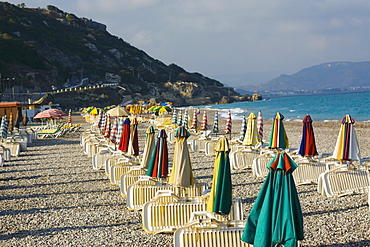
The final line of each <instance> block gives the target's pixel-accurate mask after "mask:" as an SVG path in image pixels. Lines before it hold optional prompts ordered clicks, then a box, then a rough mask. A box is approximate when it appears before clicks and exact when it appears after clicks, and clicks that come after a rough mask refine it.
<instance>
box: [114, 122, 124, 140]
mask: <svg viewBox="0 0 370 247" xmlns="http://www.w3.org/2000/svg"><path fill="white" fill-rule="evenodd" d="M124 121H125V119H124V118H123V117H118V127H117V137H116V144H119V143H120V141H121V136H122V131H123V122H124Z"/></svg>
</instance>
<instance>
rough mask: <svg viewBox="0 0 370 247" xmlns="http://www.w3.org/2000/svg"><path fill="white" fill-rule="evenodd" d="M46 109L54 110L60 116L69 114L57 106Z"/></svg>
mask: <svg viewBox="0 0 370 247" xmlns="http://www.w3.org/2000/svg"><path fill="white" fill-rule="evenodd" d="M45 111H48V112H53V113H55V114H57V115H59V116H65V115H67V114H66V113H65V112H64V111H62V110H59V109H56V108H51V109H47V110H45Z"/></svg>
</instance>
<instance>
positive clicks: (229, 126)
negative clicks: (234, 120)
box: [225, 111, 231, 135]
mask: <svg viewBox="0 0 370 247" xmlns="http://www.w3.org/2000/svg"><path fill="white" fill-rule="evenodd" d="M225 134H230V135H231V113H230V111H229V112H228V113H227V119H226V126H225Z"/></svg>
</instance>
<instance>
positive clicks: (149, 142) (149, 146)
mask: <svg viewBox="0 0 370 247" xmlns="http://www.w3.org/2000/svg"><path fill="white" fill-rule="evenodd" d="M154 135H155V132H154V128H153V126H149V127H148V129H147V130H146V134H145V147H144V153H143V159H142V160H141V162H140V167H141V168H144V169H147V168H148V166H149V161H150V158H151V155H152V154H153V152H154V148H155V138H154Z"/></svg>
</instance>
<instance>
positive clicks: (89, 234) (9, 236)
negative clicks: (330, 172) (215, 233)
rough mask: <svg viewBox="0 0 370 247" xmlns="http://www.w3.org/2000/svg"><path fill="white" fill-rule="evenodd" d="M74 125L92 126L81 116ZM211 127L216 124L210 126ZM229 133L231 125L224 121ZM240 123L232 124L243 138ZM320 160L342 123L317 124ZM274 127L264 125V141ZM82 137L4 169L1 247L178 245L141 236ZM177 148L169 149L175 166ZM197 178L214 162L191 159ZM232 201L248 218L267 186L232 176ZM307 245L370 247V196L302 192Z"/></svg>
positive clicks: (42, 143) (361, 133)
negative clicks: (239, 201) (237, 202)
mask: <svg viewBox="0 0 370 247" xmlns="http://www.w3.org/2000/svg"><path fill="white" fill-rule="evenodd" d="M73 121H74V123H75V122H76V123H77V122H81V123H83V125H84V128H85V129H87V128H89V126H90V124H88V123H86V122H85V121H84V119H83V118H82V117H81V116H80V115H79V114H78V113H76V114H74V116H73ZM208 123H209V125H210V126H211V125H212V120H209V121H208ZM148 126H149V123H139V125H138V133H139V146H140V150H143V148H144V141H145V131H146V129H147V127H148ZM219 126H220V132H223V126H225V120H221V119H220V122H219ZM240 126H241V123H240V122H233V126H232V132H233V133H232V138H237V137H238V136H239V131H240ZM284 126H285V129H286V132H287V135H288V138H289V142H290V147H292V148H298V147H299V143H300V141H301V134H302V123H301V122H297V121H290V122H289V121H288V122H284ZM313 127H314V132H315V137H316V145H317V149H318V151H319V152H320V153H332V152H333V151H334V146H335V143H336V140H337V137H338V133H339V129H340V123H339V122H314V123H313ZM270 130H271V121H265V122H264V136H265V138H264V139H265V140H268V138H269V132H270ZM355 131H356V134H357V139H358V142H359V146H360V150H361V157H362V158H366V157H370V150H369V148H370V138H369V136H370V122H356V123H355ZM80 134H81V133H80V132H75V133H68V134H67V135H65V136H62V137H60V138H56V139H39V140H36V141H34V142H33V143H30V144H29V145H28V147H27V151H25V152H21V155H20V156H19V157H12V159H11V161H10V162H5V163H4V167H0V173H1V176H0V198H1V200H0V203H1V207H0V246H141V247H144V246H145V247H146V246H148V247H149V246H173V234H170V233H168V234H156V235H151V234H148V233H146V232H144V230H143V229H142V220H141V212H140V211H137V212H131V211H128V209H127V206H126V198H124V197H122V196H121V195H120V191H119V187H118V186H115V185H111V184H110V182H109V179H108V178H107V177H106V175H105V174H104V171H95V170H93V169H92V162H91V158H89V157H87V155H85V154H84V152H83V149H82V147H81V146H80ZM172 156H173V144H170V143H169V158H170V162H171V161H172ZM190 157H191V162H192V166H193V172H194V177H195V179H196V180H197V181H198V182H207V183H208V184H209V185H210V184H211V181H212V176H213V166H214V165H213V163H214V159H215V158H214V156H205V155H204V153H197V152H192V151H191V153H190ZM232 183H233V197H234V198H241V199H242V200H243V208H244V216H245V218H247V216H248V214H249V211H250V210H251V208H252V206H253V203H254V201H255V199H256V197H257V195H258V192H259V190H260V188H261V186H262V183H263V178H256V177H254V176H253V175H252V171H251V170H248V169H247V170H239V171H233V172H232ZM297 190H298V192H299V194H298V196H299V199H300V203H301V207H302V211H303V216H304V234H305V239H304V240H303V241H302V242H301V246H333V247H334V246H370V227H369V225H370V208H369V205H368V194H367V193H364V194H355V195H348V196H343V197H334V198H327V197H324V196H322V195H320V194H319V193H318V192H317V185H314V184H312V185H299V186H297Z"/></svg>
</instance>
